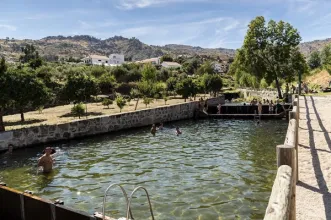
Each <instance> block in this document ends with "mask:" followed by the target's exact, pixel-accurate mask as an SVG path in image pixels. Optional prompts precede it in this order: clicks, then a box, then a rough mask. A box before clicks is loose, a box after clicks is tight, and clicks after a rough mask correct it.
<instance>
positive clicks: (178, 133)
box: [176, 127, 182, 136]
mask: <svg viewBox="0 0 331 220" xmlns="http://www.w3.org/2000/svg"><path fill="white" fill-rule="evenodd" d="M180 134H182V132H181V131H180V130H179V127H176V135H177V136H178V135H180Z"/></svg>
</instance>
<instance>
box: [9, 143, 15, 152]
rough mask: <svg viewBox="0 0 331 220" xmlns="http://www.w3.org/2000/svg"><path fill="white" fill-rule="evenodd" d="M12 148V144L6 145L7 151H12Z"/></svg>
mask: <svg viewBox="0 0 331 220" xmlns="http://www.w3.org/2000/svg"><path fill="white" fill-rule="evenodd" d="M13 149H14V146H13V145H12V144H9V145H8V152H9V153H12V152H13Z"/></svg>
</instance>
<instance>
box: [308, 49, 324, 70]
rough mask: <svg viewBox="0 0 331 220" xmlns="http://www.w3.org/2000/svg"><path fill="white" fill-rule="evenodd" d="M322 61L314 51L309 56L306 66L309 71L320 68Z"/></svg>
mask: <svg viewBox="0 0 331 220" xmlns="http://www.w3.org/2000/svg"><path fill="white" fill-rule="evenodd" d="M321 63H322V60H321V56H320V53H319V52H318V51H314V52H312V53H311V54H310V57H309V59H308V65H309V67H310V68H311V69H316V68H319V67H320V66H321Z"/></svg>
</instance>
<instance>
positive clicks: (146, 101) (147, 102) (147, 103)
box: [143, 97, 153, 108]
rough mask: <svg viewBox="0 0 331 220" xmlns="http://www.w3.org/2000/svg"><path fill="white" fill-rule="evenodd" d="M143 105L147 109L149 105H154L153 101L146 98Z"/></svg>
mask: <svg viewBox="0 0 331 220" xmlns="http://www.w3.org/2000/svg"><path fill="white" fill-rule="evenodd" d="M143 103H144V104H145V105H146V108H147V105H149V104H151V103H153V99H151V98H148V97H144V100H143Z"/></svg>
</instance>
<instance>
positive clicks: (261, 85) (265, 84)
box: [260, 78, 269, 89]
mask: <svg viewBox="0 0 331 220" xmlns="http://www.w3.org/2000/svg"><path fill="white" fill-rule="evenodd" d="M268 86H269V85H268V83H267V82H266V81H265V79H264V78H263V79H261V82H260V88H263V89H266V88H268Z"/></svg>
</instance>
